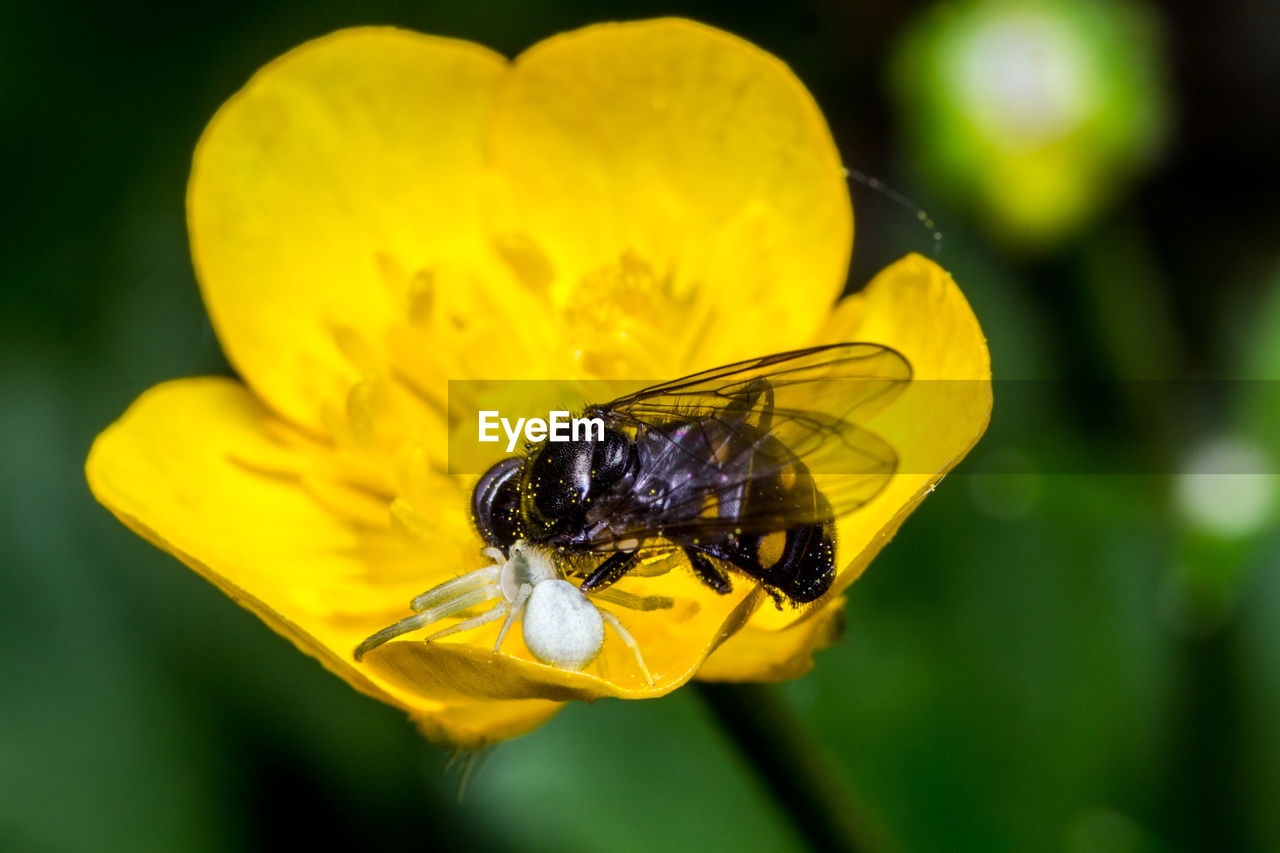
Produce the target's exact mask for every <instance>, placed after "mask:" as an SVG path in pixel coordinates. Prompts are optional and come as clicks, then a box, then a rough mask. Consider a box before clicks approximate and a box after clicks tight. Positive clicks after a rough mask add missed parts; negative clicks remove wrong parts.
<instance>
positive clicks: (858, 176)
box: [844, 166, 942, 258]
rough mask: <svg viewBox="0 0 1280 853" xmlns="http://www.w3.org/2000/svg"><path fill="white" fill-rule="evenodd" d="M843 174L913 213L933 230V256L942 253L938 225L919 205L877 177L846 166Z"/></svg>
mask: <svg viewBox="0 0 1280 853" xmlns="http://www.w3.org/2000/svg"><path fill="white" fill-rule="evenodd" d="M844 175H845V177H846V178H850V179H852V180H855V181H857V182H858V183H860V184H862V185H863V186H864V187H870V188H871V189H873V190H875V191H876V192H878V193H882V194H883V195H884V196H885V197H886V198H888V199H889V200H890V201H892V202H893V203H894V204H897V205H900V206H902V207H905V208H906V209H907V210H910V211H911V212H912V213H914V214H915V215H916V219H917V220H919V221H920V224H921V225H923V226H924V227H925V228H928V229H929V230H930V231H932V232H933V256H934V257H935V258H936V257H938V256H939V255H941V254H942V232H941V231H939V230H938V226H937V225H935V224H934V221H933V219H932V218H930V216H929V214H927V213H925V212H924V209H923V208H921V207H920V205H918V204H916V203H915V202H914V201H912V200H911V199H910V198H908V197H907V196H905V195H903V194H902V193H900V192H898V191H897V190H895V189H894V188H893V187H890V186H888V185H886V184H885V182H884V181H882V180H880V179H879V178H873V177H871V176H870V175H865V174H863V173H862V172H859V171H858V170H857V169H850V168H849V167H847V166H846V167H845V169H844Z"/></svg>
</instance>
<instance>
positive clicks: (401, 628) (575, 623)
mask: <svg viewBox="0 0 1280 853" xmlns="http://www.w3.org/2000/svg"><path fill="white" fill-rule="evenodd" d="M485 554H486V555H487V556H489V557H491V558H493V560H494V562H493V564H492V565H489V566H485V567H484V568H481V569H476V570H475V571H474V572H467V573H466V574H464V575H461V576H459V577H456V578H454V579H453V580H449V581H445V582H444V583H442V584H439V585H438V586H435V587H432V588H431V589H429V590H427V591H426V592H424V593H422V594H421V595H419V596H418V597H416V598H415V599H413V601H412V602H411V603H410V605H409V606H410V608H412V609H413V611H414V615H413V616H408V617H406V618H404V619H401V620H400V621H399V622H397V623H396V624H394V625H391V626H389V627H386V628H383V629H382V630H381V631H379V632H378V633H376V634H374V635H373V636H371V637H369V638H368V639H366V640H365V641H364V642H362V643H361V644H360V645H359V646H357V647H356V650H355V659H356V660H360V659H361V658H363V657H364V656H365V654H366V653H367V652H369V651H371V650H373V649H376V648H377V647H378V646H380V645H382V644H383V643H385V642H387V641H388V640H391V639H394V638H395V637H398V636H400V635H401V634H406V633H408V632H410V631H416V630H418V629H419V628H423V627H426V626H427V625H432V624H434V623H436V622H439V621H440V620H441V619H444V618H446V617H448V616H453V615H455V614H458V613H462V612H463V611H466V610H469V609H470V608H472V607H475V606H477V605H479V604H482V603H484V602H486V601H492V600H493V599H500V600H499V601H498V603H497V604H495V605H494V606H493V607H492V608H490V609H489V610H486V611H485V612H483V613H481V614H480V615H478V616H473V617H471V618H469V619H464V620H462V621H461V622H458V623H456V624H454V625H450V626H449V627H447V628H443V629H441V630H439V631H436V632H435V633H434V634H431V635H430V636H428V637H426V638H425V639H426V641H427V642H431V641H432V640H438V639H440V638H441V637H447V636H448V635H450V634H456V633H458V632H460V631H469V630H471V629H472V628H479V627H480V626H481V625H487V624H489V623H490V622H494V621H496V620H498V619H502V618H503V617H504V616H505V617H506V619H505V620H504V621H503V623H502V630H501V631H499V632H498V639H497V641H496V642H494V644H493V650H494V651H495V652H496V651H498V650H499V649H501V648H502V643H503V641H504V640H506V638H507V633H508V632H509V631H510V630H511V626H512V625H513V624H515V623H516V622H517V621H518V622H520V623H521V633H523V635H524V642H525V645H526V646H528V648H529V651H530V652H531V653H532V654H533V656H534V657H535V658H537V659H538V660H540V661H542V662H543V663H547V664H551V665H552V666H558V667H562V668H567V669H582V668H583V667H585V666H586V665H587V664H589V663H591V662H592V661H593V660H595V659H596V656H597V655H599V654H600V649H601V648H602V647H603V645H604V626H605V625H608V626H609V627H610V628H612V629H613V630H614V632H615V633H617V635H618V637H619V638H620V639H621V640H622V642H623V643H625V644H626V645H627V648H629V649H631V652H632V654H634V655H635V659H636V665H637V666H638V667H639V668H640V672H641V673H643V674H644V677H645V680H646V681H648V682H649V684H650V685H652V684H653V676H651V675H650V674H649V669H648V667H646V666H645V663H644V657H643V656H642V655H641V654H640V646H639V645H638V644H637V643H636V641H635V639H634V638H633V637H632V636H631V634H630V633H629V632H628V631H627V629H626V628H624V627H623V625H622V623H621V622H620V621H619V620H618V617H617V616H615V615H613V614H612V613H610V612H609V611H608V610H603V609H600V608H597V607H596V606H595V604H593V603H592V602H591V601H589V600H588V599H587V597H586V596H585V595H583V594H582V592H580V591H579V590H578V588H577V587H575V586H574V585H573V584H571V583H569V582H568V581H567V580H565V579H564V577H563V575H562V574H561V572H560V570H559V569H558V568H557V566H556V563H555V560H554V559H553V557H552V554H551V552H550V551H548V550H546V549H545V548H539V547H537V546H535V545H529V544H528V543H525V542H523V541H517V542H515V543H513V544H512V545H511V549H510V553H509V556H504V555H503V553H502V552H501V551H500V550H498V549H497V548H493V547H489V548H486V549H485ZM601 597H602V598H605V599H607V600H609V601H611V602H613V603H614V604H617V605H620V606H622V607H629V608H632V609H634V610H657V609H663V608H668V607H670V606H671V604H672V602H671V599H669V598H663V597H660V596H636V595H630V594H627V593H623V592H621V591H618V590H615V591H612V594H611V595H610V594H606V595H603V596H601Z"/></svg>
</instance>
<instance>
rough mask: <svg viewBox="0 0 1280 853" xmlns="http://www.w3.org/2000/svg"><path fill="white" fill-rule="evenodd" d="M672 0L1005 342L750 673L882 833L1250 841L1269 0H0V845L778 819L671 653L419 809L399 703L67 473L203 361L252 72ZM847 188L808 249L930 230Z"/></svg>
mask: <svg viewBox="0 0 1280 853" xmlns="http://www.w3.org/2000/svg"><path fill="white" fill-rule="evenodd" d="M673 13H674V14H683V15H687V16H689V17H693V18H696V19H700V20H703V21H706V22H708V23H712V24H716V25H719V26H722V27H724V28H726V29H729V30H732V31H734V32H736V33H738V34H740V35H742V36H744V37H746V38H748V39H750V40H752V41H755V42H756V43H758V44H760V45H762V46H763V47H765V48H766V49H768V50H770V51H772V52H773V53H775V54H777V55H778V56H780V57H782V58H783V59H784V60H786V61H787V62H788V63H789V64H790V65H791V66H792V67H793V68H794V69H795V70H796V71H797V73H798V74H799V75H800V77H801V78H802V79H803V80H804V81H805V82H806V84H807V85H808V86H809V87H810V88H811V89H812V90H813V92H814V93H815V95H816V97H817V98H818V100H819V102H820V104H821V105H822V107H823V109H824V111H825V112H826V115H827V118H828V120H829V121H830V123H831V125H832V128H833V130H834V132H835V135H836V138H837V141H838V143H839V145H840V148H841V151H842V152H843V155H844V158H845V160H846V162H847V163H849V164H850V165H851V166H852V167H854V168H856V169H858V170H859V171H860V172H862V173H865V174H867V175H871V176H874V177H876V178H879V179H881V180H883V181H884V182H886V183H887V184H889V185H890V186H892V187H894V188H896V189H897V190H899V191H902V192H904V193H907V194H908V195H910V196H911V198H912V199H913V201H914V203H915V204H917V205H919V206H920V207H922V208H924V209H925V210H927V211H928V212H929V215H930V216H931V217H932V219H933V221H934V222H935V223H936V224H937V227H938V228H939V229H940V230H941V232H942V234H943V240H942V247H941V254H940V255H938V260H939V261H940V262H941V263H942V264H943V265H944V266H945V267H947V268H948V269H949V270H951V271H952V272H953V273H954V275H955V276H956V278H957V280H958V281H959V282H960V283H961V285H962V287H963V288H964V290H965V292H966V294H967V295H968V297H969V298H970V300H971V301H972V303H973V305H974V308H975V310H976V312H977V314H978V317H979V318H980V320H981V321H982V324H983V327H984V329H985V331H986V333H987V335H988V336H989V338H990V344H991V352H992V357H993V363H994V369H995V372H996V375H997V377H998V378H1000V379H1001V380H1017V381H1016V382H1014V381H1010V382H1006V383H1002V384H1001V385H1000V386H999V387H997V401H996V413H995V417H994V420H993V423H992V426H991V430H990V432H989V433H988V435H987V438H986V439H984V441H983V442H982V443H981V444H980V446H979V447H978V448H977V450H976V451H975V452H974V453H973V454H972V455H971V457H970V458H969V459H968V460H966V462H965V463H964V464H963V466H962V467H961V469H959V470H958V471H957V473H955V474H954V475H953V476H951V477H950V478H949V479H948V480H946V481H945V482H944V483H943V484H942V486H941V487H940V488H939V489H938V491H937V492H936V494H934V495H933V496H932V497H931V498H930V499H929V500H928V501H926V502H925V504H924V505H923V506H922V507H921V509H919V510H918V511H917V512H916V514H915V515H914V517H913V518H912V519H911V520H910V521H909V522H908V523H907V524H906V526H905V527H904V529H903V531H902V532H901V534H900V535H899V537H898V539H897V540H896V541H895V542H894V543H893V544H892V545H891V546H890V547H889V548H888V549H887V550H886V551H885V552H884V553H883V554H882V555H881V556H880V557H879V559H878V560H877V561H876V563H875V564H874V566H873V568H872V570H871V571H870V572H868V574H867V575H866V576H865V578H863V579H862V580H860V581H859V582H858V583H857V584H856V585H855V586H854V587H853V589H852V590H851V594H850V604H849V608H848V623H849V627H848V631H847V633H846V635H845V638H844V640H843V641H842V642H841V643H840V644H839V645H837V646H836V647H834V648H832V649H831V650H830V651H828V652H826V653H824V654H822V655H821V656H820V658H819V665H818V667H817V669H816V670H815V671H814V672H813V673H812V674H810V675H808V676H807V677H805V678H803V679H800V680H798V681H796V682H793V683H789V684H786V685H784V686H782V687H781V688H780V690H779V692H780V694H781V696H782V697H783V699H784V700H785V701H786V703H787V704H788V705H789V706H790V707H791V708H792V709H793V710H794V711H795V712H796V714H797V716H798V717H799V718H800V719H801V721H802V722H803V723H804V725H806V726H808V727H809V728H810V729H811V730H812V732H813V733H814V734H815V735H816V736H817V737H818V738H819V739H820V740H821V741H822V742H824V743H825V744H826V745H827V746H828V747H829V749H830V750H831V754H832V757H833V759H834V761H835V762H837V763H838V765H839V770H840V772H841V773H842V774H843V775H844V776H845V777H846V779H847V781H848V782H849V784H850V785H851V786H852V788H853V789H855V790H856V791H857V792H858V795H859V797H860V800H861V803H862V806H863V808H864V809H865V810H866V811H867V812H869V813H870V814H872V815H873V816H874V817H875V820H876V821H877V823H878V824H879V825H880V826H881V827H882V828H883V830H884V834H885V835H886V836H888V837H889V838H891V839H893V840H894V841H895V842H896V846H897V849H901V850H983V851H1000V850H1017V851H1023V850H1032V851H1035V850H1059V851H1156V850H1161V851H1165V850H1167V851H1175V850H1207V849H1213V850H1230V849H1237V850H1264V849H1271V850H1280V809H1278V808H1277V803H1280V549H1278V548H1277V546H1278V545H1280V527H1278V526H1277V514H1276V512H1275V507H1274V494H1273V492H1274V487H1275V477H1274V471H1275V470H1276V466H1275V464H1274V462H1273V460H1274V459H1275V458H1276V454H1277V453H1280V435H1278V434H1277V430H1276V426H1275V425H1276V424H1277V418H1278V417H1280V408H1277V407H1276V406H1275V405H1274V401H1273V400H1270V399H1269V397H1271V396H1274V395H1268V394H1267V393H1266V392H1267V389H1268V388H1269V387H1270V386H1269V385H1268V384H1267V382H1266V381H1265V380H1268V379H1272V378H1275V377H1280V239H1277V237H1278V235H1280V193H1277V188H1278V186H1280V157H1277V156H1276V154H1277V152H1278V151H1280V55H1278V54H1277V51H1276V49H1275V45H1274V38H1275V33H1277V32H1280V6H1277V4H1275V3H1274V2H1270V0H1248V1H1247V2H1235V3H1224V4H1218V5H1215V6H1212V7H1210V6H1205V5H1203V4H1196V3H1189V2H1170V3H1165V4H1162V5H1161V6H1160V7H1158V8H1155V7H1150V8H1148V7H1142V6H1135V5H1123V6H1121V5H1117V4H1111V3H1105V4H1092V3H1079V2H1077V3H1068V2H1052V3H1051V2H1038V3H991V2H987V3H981V4H975V3H961V4H941V5H938V4H915V3H903V4H883V3H870V2H867V3H841V2H834V0H799V2H791V3H787V4H754V3H740V4H736V5H734V6H733V7H732V8H730V7H729V6H727V5H725V6H722V5H720V4H716V3H712V2H685V3H679V4H675V5H661V6H659V5H653V4H648V3H642V2H634V3H622V2H603V3H585V2H570V0H558V1H557V0H546V1H545V2H531V3H525V4H519V5H517V4H491V3H468V2H460V1H458V2H445V3H433V2H429V0H424V2H391V1H390V0H381V1H380V2H370V3H356V2H341V0H321V2H276V3H248V2H243V0H227V2H222V3H218V4H207V5H205V4H194V5H186V4H167V5H154V6H153V5H135V4H131V3H129V2H124V3H113V4H90V3H81V4H71V3H63V2H44V3H29V2H28V3H8V4H5V5H4V6H3V7H2V8H0V122H3V128H2V130H3V132H2V133H0V163H3V164H4V166H3V173H4V196H5V200H6V201H5V205H4V206H3V208H2V209H0V216H2V217H3V222H2V227H0V283H2V284H0V501H2V503H3V512H0V555H2V556H0V560H2V561H3V571H2V573H0V849H2V850H22V851H26V850H30V851H50V852H51V853H52V851H99V850H102V851H115V850H121V851H151V850H155V851H175V850H183V851H186V850H190V851H215V850H253V849H264V850H265V849H278V848H279V847H281V846H282V845H284V844H298V845H303V844H317V845H334V844H342V845H345V846H347V847H348V848H350V849H392V848H393V847H397V848H401V849H403V848H405V847H409V846H412V847H413V849H469V848H473V847H477V846H481V845H483V846H485V847H486V848H491V849H510V850H526V849H527V850H546V851H566V850H584V851H585V850H598V849H614V850H645V849H653V848H655V847H658V846H662V847H668V846H671V847H676V848H687V849H695V850H699V851H707V853H711V851H717V850H726V851H728V850H787V849H799V848H800V847H801V846H802V841H801V839H800V836H799V835H797V834H796V832H795V831H794V829H793V827H792V826H791V825H790V824H789V823H788V821H787V818H786V816H785V815H784V814H783V813H782V811H781V810H780V809H779V807H777V806H776V805H774V804H773V803H771V801H770V799H769V796H768V794H767V792H766V789H765V787H764V786H763V785H762V784H761V783H760V781H759V780H758V779H757V778H756V777H755V776H754V775H753V774H752V771H751V768H750V766H749V765H748V763H747V762H746V761H745V760H744V759H743V758H742V756H741V755H740V754H739V753H738V752H737V751H736V749H735V747H734V745H733V743H732V742H731V741H730V740H729V739H728V738H727V737H726V736H725V735H724V734H723V733H722V732H721V731H720V730H719V729H718V728H717V725H716V723H715V720H714V718H713V717H712V716H711V714H710V713H709V711H708V710H707V708H706V706H705V705H704V704H703V703H702V702H701V701H700V699H699V695H698V694H697V693H696V692H695V691H693V690H681V691H678V692H677V693H675V694H673V695H672V696H670V697H668V698H666V699H663V700H660V701H653V702H643V703H623V702H618V701H604V702H600V703H598V704H597V705H595V706H593V707H587V706H583V705H574V706H572V707H570V708H568V709H567V710H566V711H565V712H564V713H562V714H561V715H559V716H558V717H557V718H555V719H554V720H553V721H552V722H551V723H549V724H548V725H546V726H545V727H543V728H542V729H540V730H538V731H536V732H535V733H533V734H531V735H529V736H527V737H524V738H521V739H519V740H516V741H514V742H510V743H507V744H504V745H502V746H500V747H498V748H496V749H494V750H491V751H490V752H489V753H487V754H486V755H485V756H484V760H483V762H482V763H481V764H480V765H479V766H478V767H477V769H476V772H475V773H474V774H473V776H472V779H471V781H470V784H469V787H468V789H467V793H466V796H465V798H464V799H463V800H462V802H461V803H460V804H457V803H455V801H454V800H455V788H456V784H457V778H456V775H455V774H452V773H449V772H446V771H444V769H443V765H444V763H445V761H446V759H447V755H445V754H444V753H443V752H442V751H440V750H438V749H436V748H434V747H432V746H430V745H428V744H426V743H424V742H423V741H421V740H420V739H419V738H418V736H417V735H416V734H415V732H414V731H413V730H412V728H411V726H410V725H409V724H408V723H407V722H406V721H405V719H404V718H403V717H402V715H401V714H400V713H399V712H397V711H395V710H393V709H391V708H387V707H383V706H381V705H379V704H377V703H375V702H373V701H372V700H368V699H365V698H364V697H361V696H359V695H357V694H356V693H355V692H353V691H352V690H351V689H350V688H349V687H347V686H346V685H345V684H344V683H342V682H341V681H339V680H338V679H336V678H334V677H332V676H330V675H328V674H327V673H325V672H324V671H323V670H322V669H321V668H320V667H319V666H318V665H317V664H316V663H314V662H313V661H311V660H310V659H307V658H305V657H303V656H302V655H300V654H298V653H297V652H296V651H295V650H294V649H293V648H292V647H291V646H290V645H289V644H288V643H287V642H286V641H285V640H283V639H281V638H279V637H277V636H275V635H274V634H272V633H271V632H270V631H269V630H268V629H267V628H265V627H264V626H263V625H262V624H261V623H260V622H259V621H258V620H257V619H256V618H254V617H253V616H251V615H249V614H248V613H247V612H245V611H242V610H240V609H239V608H238V607H237V606H236V605H234V604H233V603H232V602H231V601H230V600H229V599H227V598H226V597H224V596H223V595H222V594H221V593H219V592H217V591H216V590H215V589H214V588H213V587H211V586H209V585H207V584H205V583H204V582H203V581H201V580H199V579H198V578H197V577H196V576H195V575H194V574H193V573H191V572H189V571H188V570H186V569H184V568H182V567H181V566H180V565H179V563H178V562H177V561H176V560H174V559H172V558H170V557H168V556H166V555H164V554H162V553H160V552H159V551H157V550H155V549H153V548H152V547H150V546H148V545H146V544H145V543H144V542H143V541H142V540H140V539H138V538H137V537H135V536H134V535H133V534H131V533H129V532H127V531H126V530H125V529H124V528H123V527H122V526H121V525H119V524H118V523H117V522H115V521H114V520H113V519H112V518H111V517H110V516H109V514H108V513H107V512H106V511H105V510H104V509H102V508H101V507H99V506H97V505H96V504H95V503H94V502H93V501H92V499H91V498H90V496H89V494H88V491H87V489H86V487H85V484H84V478H83V475H82V464H83V460H84V457H85V455H86V452H87V450H88V447H89V443H90V442H91V440H92V439H93V437H94V435H95V434H96V433H97V432H98V431H99V430H100V429H102V428H103V427H104V426H105V425H106V424H108V423H109V422H110V421H111V420H112V419H114V418H115V417H116V416H118V415H119V414H120V413H121V412H122V411H123V410H124V409H125V407H126V406H127V405H128V404H129V403H130V402H131V401H132V400H133V399H134V397H136V396H137V395H138V394H139V393H140V392H141V391H143V390H144V389H146V388H147V387H149V386H150V385H152V384H154V383H156V382H158V381H160V380H163V379H167V378H172V377H178V376H185V375H193V374H202V373H210V372H218V371H225V370H226V369H227V368H226V365H225V362H224V361H223V359H222V356H221V354H220V352H219V350H218V345H217V342H216V340H215V339H214V337H213V335H212V332H211V329H210V327H209V324H208V322H207V320H206V318H205V315H204V312H203V309H202V307H201V304H200V300H199V297H198V294H197V291H196V286H195V282H194V280H193V278H192V272H191V269H190V264H189V261H188V255H187V246H186V235H185V227H184V222H183V209H182V199H183V193H184V189H185V183H186V178H187V169H188V165H189V161H190V155H191V151H192V148H193V145H194V143H195V140H196V139H197V137H198V135H199V133H200V131H201V129H202V128H203V125H204V123H205V122H206V121H207V119H208V118H209V117H210V116H211V115H212V114H213V112H214V110H215V109H216V108H217V107H218V105H219V104H220V103H221V102H222V101H223V100H224V99H225V98H226V97H227V96H228V95H230V94H231V93H232V92H233V91H234V90H235V89H236V88H237V87H238V86H240V85H241V84H242V83H243V82H244V81H245V80H246V79H247V78H248V76H249V75H250V74H251V73H252V72H253V71H254V70H255V69H256V68H258V67H259V66H261V65H262V64H263V63H265V62H266V61H267V60H269V59H271V58H272V57H274V56H276V55H278V54H280V53H282V52H284V51H285V50H287V49H289V48H290V47H293V46H295V45H297V44H298V43H300V42H302V41H304V40H306V39H308V38H311V37H314V36H317V35H321V34H323V33H325V32H328V31H331V30H333V29H336V28H338V27H342V26H347V25H353V24H363V23H392V24H399V25H403V26H407V27H411V28H415V29H419V30H423V31H427V32H433V33H440V34H446V35H454V36H460V37H464V38H468V39H472V40H475V41H478V42H481V43H484V44H487V45H490V46H492V47H495V48H497V49H499V50H501V51H503V52H505V53H506V54H508V55H513V54H515V53H517V52H519V51H520V50H521V49H523V48H524V47H527V46H528V45H530V44H532V43H533V42H535V41H537V40H539V39H541V38H543V37H545V36H547V35H550V34H553V33H556V32H559V31H562V30H565V29H569V28H573V27H576V26H579V25H582V24H585V23H589V22H593V21H598V20H608V19H626V18H639V17H648V16H652V15H657V14H673ZM854 197H855V208H856V210H857V212H858V232H857V238H856V241H855V250H854V264H853V268H852V271H851V274H850V288H851V289H856V288H858V287H860V286H861V285H862V284H863V283H864V282H865V281H866V280H867V279H868V278H869V277H870V276H871V274H872V273H874V272H875V271H876V270H878V269H879V268H880V267H882V266H883V265H884V264H886V263H887V262H889V261H891V260H893V259H895V258H897V257H898V256H900V255H901V254H902V253H903V252H905V251H910V250H918V251H922V252H925V253H927V254H931V253H933V251H934V238H933V236H932V232H931V229H929V228H927V227H925V226H923V225H922V224H921V222H919V221H918V220H917V217H916V215H915V211H914V210H913V209H909V208H907V207H903V206H901V205H899V204H897V203H895V202H894V201H893V200H892V199H891V198H890V197H889V196H888V195H887V194H885V193H883V192H877V191H874V190H872V189H869V188H867V187H865V186H863V185H860V184H855V185H854ZM1188 379H1198V380H1212V381H1209V382H1201V383H1198V384H1197V385H1196V386H1195V387H1196V388H1197V389H1199V391H1198V392H1197V393H1191V392H1190V390H1189V389H1190V387H1191V386H1189V385H1186V384H1184V380H1188ZM1224 379H1249V380H1257V381H1251V382H1218V380H1224ZM1137 380H1143V381H1137ZM1206 388H1207V389H1208V392H1207V393H1202V392H1204V391H1205V389H1206ZM1099 460H1101V461H1099ZM1131 461H1132V464H1130V462H1131ZM1224 470H1225V471H1229V472H1234V473H1233V474H1223V473H1220V472H1221V471H1224ZM1215 471H1216V472H1219V473H1214V472H1215ZM1153 472H1154V473H1153ZM1180 472H1181V473H1180Z"/></svg>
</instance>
